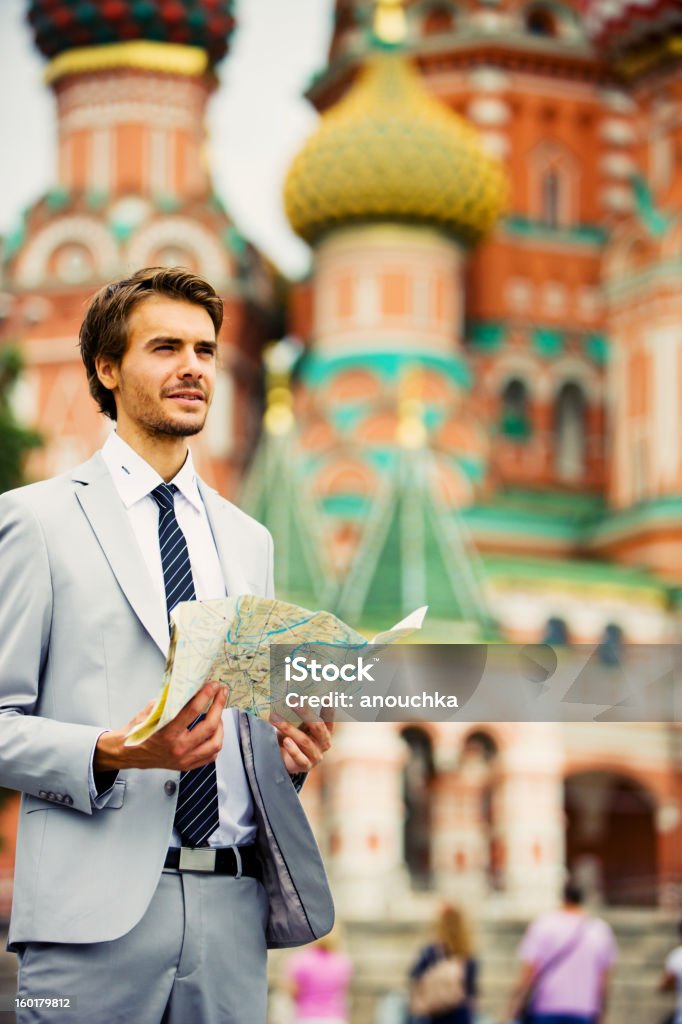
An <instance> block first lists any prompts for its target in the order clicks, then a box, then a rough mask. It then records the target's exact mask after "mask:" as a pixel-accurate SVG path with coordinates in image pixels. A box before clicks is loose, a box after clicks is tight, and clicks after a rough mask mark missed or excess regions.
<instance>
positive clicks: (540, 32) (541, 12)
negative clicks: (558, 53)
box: [526, 7, 559, 39]
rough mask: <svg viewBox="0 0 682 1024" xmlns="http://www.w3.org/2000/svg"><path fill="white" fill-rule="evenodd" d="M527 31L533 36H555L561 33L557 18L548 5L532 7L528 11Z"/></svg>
mask: <svg viewBox="0 0 682 1024" xmlns="http://www.w3.org/2000/svg"><path fill="white" fill-rule="evenodd" d="M526 31H527V32H530V34H531V35H533V36H544V37H545V38H550V39H552V38H555V37H556V36H557V35H558V34H559V33H558V25H557V19H556V17H555V16H554V14H553V13H552V12H551V11H550V10H548V9H547V8H546V7H531V8H530V9H529V10H528V11H526Z"/></svg>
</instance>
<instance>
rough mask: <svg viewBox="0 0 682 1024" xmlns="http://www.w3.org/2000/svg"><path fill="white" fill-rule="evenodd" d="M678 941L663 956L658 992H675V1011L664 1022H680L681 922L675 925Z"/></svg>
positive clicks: (677, 1023)
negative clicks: (663, 962)
mask: <svg viewBox="0 0 682 1024" xmlns="http://www.w3.org/2000/svg"><path fill="white" fill-rule="evenodd" d="M677 936H678V940H679V941H678V943H677V945H676V946H675V948H674V949H673V950H671V951H670V953H668V955H667V957H666V958H665V965H664V968H663V974H662V976H661V980H660V982H659V985H658V990H659V992H675V995H676V1005H675V1011H674V1012H673V1013H672V1014H670V1017H668V1018H666V1024H682V922H679V923H678V925H677Z"/></svg>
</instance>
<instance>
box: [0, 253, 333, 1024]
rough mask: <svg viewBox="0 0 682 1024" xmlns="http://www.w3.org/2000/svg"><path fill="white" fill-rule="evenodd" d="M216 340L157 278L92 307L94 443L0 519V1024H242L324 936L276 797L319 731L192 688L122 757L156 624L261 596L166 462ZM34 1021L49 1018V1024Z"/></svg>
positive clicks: (206, 499) (315, 858)
mask: <svg viewBox="0 0 682 1024" xmlns="http://www.w3.org/2000/svg"><path fill="white" fill-rule="evenodd" d="M221 323H222V303H221V301H220V299H219V297H218V296H217V295H216V293H215V291H214V290H213V288H212V287H211V286H210V285H209V284H208V283H207V282H205V281H203V280H201V279H200V278H197V277H195V276H194V275H192V274H190V273H189V272H187V271H185V270H183V269H180V268H174V269H159V268H153V269H147V270H141V271H139V272H138V273H136V274H134V275H133V276H132V277H131V278H130V279H128V280H125V281H119V282H117V283H116V284H112V285H109V286H107V287H106V288H103V289H102V290H101V291H100V292H99V293H98V294H97V295H96V296H95V297H94V299H93V300H92V302H91V303H90V306H89V308H88V310H87V312H86V315H85V319H84V321H83V325H82V327H81V332H80V344H81V353H82V357H83V361H84V363H85V367H86V371H87V375H88V381H89V386H90V391H91V393H92V395H93V397H94V398H95V399H96V400H97V402H98V403H99V406H100V409H101V410H102V411H103V412H104V413H105V414H106V415H108V416H110V417H111V418H112V419H114V420H115V421H116V432H115V433H113V434H112V435H111V436H110V438H109V439H108V440H107V442H106V444H105V445H104V447H103V448H102V450H101V451H100V452H98V453H97V454H96V455H95V456H94V457H93V458H92V459H90V460H89V461H88V462H86V463H85V464H84V465H82V466H79V467H78V468H77V469H76V470H74V471H73V472H72V473H67V474H64V475H63V476H60V477H56V478H55V479H53V480H48V481H46V482H43V483H39V484H34V485H31V486H29V487H24V488H20V489H19V490H16V491H13V492H10V493H8V494H5V495H2V496H1V497H0V636H1V637H2V644H0V785H3V786H8V787H11V788H13V789H18V790H20V791H21V792H22V793H23V794H24V795H23V799H22V804H21V811H20V816H19V832H18V838H17V865H16V872H15V885H14V905H13V910H12V920H11V925H10V934H9V948H10V949H13V950H16V951H17V952H18V954H19V962H20V970H19V992H18V996H19V999H20V1002H21V1001H23V1002H24V1003H25V1004H27V1005H26V1006H25V1007H23V1008H20V1009H19V1011H18V1017H17V1020H18V1021H19V1022H20V1024H25V1022H28V1021H31V1022H37V1021H39V1022H42V1021H48V1020H49V1021H53V1020H54V1019H55V1016H59V1017H60V1019H61V1016H64V1019H68V1020H69V1021H78V1022H83V1024H115V1022H121V1024H130V1022H132V1021H134V1022H135V1024H159V1022H161V1021H163V1024H188V1022H190V1021H191V1022H192V1024H204V1022H205V1024H217V1022H221V1024H264V1021H265V1003H266V979H265V966H266V965H265V960H266V956H265V950H266V946H267V945H269V946H287V945H297V944H300V943H303V942H307V941H310V940H311V939H314V938H316V937H317V936H319V935H322V934H324V933H325V932H327V931H328V930H329V929H330V928H331V925H332V922H333V908H332V904H331V898H330V894H329V890H328V887H327V883H326V878H325V874H324V869H323V867H322V864H321V861H320V858H319V853H318V851H317V847H316V845H315V841H314V839H313V837H312V834H311V831H310V828H309V826H308V824H307V821H306V818H305V815H304V814H303V811H302V809H301V806H300V803H299V801H298V796H297V792H296V789H297V787H300V783H301V781H302V775H301V773H305V772H307V771H308V770H309V769H310V768H311V767H313V766H314V765H315V764H317V763H318V762H319V761H320V759H321V758H322V755H323V753H324V751H325V750H326V749H327V748H328V747H329V744H330V738H329V731H330V730H329V728H328V727H327V726H326V725H325V724H324V723H321V722H319V723H308V724H307V725H306V726H305V728H301V729H298V728H295V727H292V726H291V725H289V724H287V723H284V722H283V723H282V724H281V725H279V726H278V727H277V729H276V730H275V729H273V727H272V726H271V725H270V724H269V723H266V722H263V721H261V720H259V719H256V718H254V717H253V716H250V715H247V714H246V713H244V712H237V711H236V710H235V709H228V710H224V706H225V690H224V689H223V688H221V687H219V686H218V685H217V684H215V683H208V684H206V685H205V686H204V687H203V688H202V690H201V691H200V692H199V693H198V694H197V695H196V697H195V698H194V699H193V700H191V701H190V702H189V703H188V704H187V706H186V707H185V708H184V709H183V710H182V711H181V712H180V713H179V714H178V715H177V717H176V719H175V720H174V721H172V722H170V723H169V724H168V725H167V726H165V728H163V729H161V730H160V731H159V732H158V733H156V734H155V735H154V736H152V737H150V738H149V739H148V740H146V741H145V742H144V743H142V744H141V745H140V746H137V747H126V746H125V745H124V739H125V736H126V734H127V732H128V730H129V729H130V727H131V725H132V724H133V723H134V722H138V721H141V720H142V717H143V716H144V715H145V714H146V712H147V711H148V710H149V708H150V707H151V703H150V702H151V701H152V700H153V698H154V697H155V695H156V693H157V691H158V688H159V685H160V681H161V677H162V673H163V667H164V662H165V657H166V653H167V648H168V640H169V629H168V616H169V614H170V611H171V610H172V608H173V607H175V605H176V604H177V603H178V602H179V601H180V600H192V599H194V598H197V599H209V598H216V597H221V596H224V595H225V594H226V593H227V594H230V595H236V594H240V593H253V594H257V595H264V596H268V597H272V596H273V580H272V541H271V538H270V536H269V534H268V533H267V531H266V530H265V529H264V528H263V527H262V526H260V525H259V524H257V523H256V522H254V521H253V520H252V519H250V518H249V517H248V516H246V515H244V514H243V513H242V512H240V511H239V510H238V509H236V508H235V507H234V506H233V505H231V504H230V503H229V502H227V501H224V500H223V499H222V498H220V497H219V496H218V495H217V494H216V493H215V492H214V491H212V490H211V489H210V488H208V487H207V486H206V485H205V484H203V483H202V481H201V480H199V479H198V478H197V477H196V476H195V474H194V470H193V466H192V458H191V454H190V453H189V450H188V447H187V438H188V437H190V436H192V435H194V434H197V433H198V432H199V431H200V430H201V429H202V427H203V425H204V421H205V418H206V413H207V410H208V407H209V405H210V402H211V396H212V393H213V386H214V381H215V373H216V349H217V346H216V337H217V334H218V331H219V330H220V327H221ZM143 705H146V707H143ZM208 705H210V707H208ZM207 707H208V710H207ZM140 709H142V710H140ZM203 712H206V713H205V714H203ZM43 999H48V1000H53V999H66V1000H70V1011H69V1013H68V1015H67V1014H66V1013H65V1011H63V1010H55V1009H54V1007H53V1005H52V1004H51V1003H50V1005H47V1006H41V1005H40V1003H41V1000H43ZM74 1001H75V1008H74Z"/></svg>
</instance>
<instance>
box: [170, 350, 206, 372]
mask: <svg viewBox="0 0 682 1024" xmlns="http://www.w3.org/2000/svg"><path fill="white" fill-rule="evenodd" d="M177 373H178V377H183V378H185V377H203V375H204V367H203V365H202V362H201V360H200V359H199V356H198V355H197V353H196V352H195V351H194V349H191V350H187V351H183V353H182V359H181V361H180V363H179V365H178V370H177Z"/></svg>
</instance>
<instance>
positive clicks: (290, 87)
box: [0, 0, 333, 275]
mask: <svg viewBox="0 0 682 1024" xmlns="http://www.w3.org/2000/svg"><path fill="white" fill-rule="evenodd" d="M27 6H28V3H27V0H1V2H0V138H1V139H2V161H1V162H0V233H3V234H4V233H5V232H7V231H9V230H10V229H11V228H12V227H13V226H14V224H15V223H16V221H17V219H18V215H19V213H20V211H21V210H22V209H23V208H24V207H25V206H27V205H28V204H29V203H30V202H31V201H32V200H33V199H35V198H36V196H38V195H40V193H41V192H43V191H45V189H47V188H49V186H50V185H51V184H52V183H53V168H54V166H55V158H54V153H55V138H54V111H53V102H52V97H51V94H50V91H49V90H48V89H47V88H46V87H45V86H44V85H43V84H42V70H43V66H44V62H43V60H42V58H41V57H40V55H39V54H38V53H37V51H36V50H35V49H34V47H33V44H32V39H31V33H30V30H29V28H28V26H27V25H26V24H25V22H24V12H25V10H26V8H27ZM236 8H237V19H238V29H237V32H236V33H235V35H234V36H233V40H232V47H231V50H230V53H229V55H228V57H227V58H226V59H225V60H224V61H223V62H222V64H221V65H220V68H219V73H220V79H221V85H220V89H219V90H218V92H217V93H216V94H215V95H214V97H213V99H212V100H211V105H210V108H209V116H208V125H209V132H210V137H211V160H212V164H213V169H214V178H215V184H216V190H217V191H218V193H219V194H220V195H221V196H222V198H223V200H224V201H225V203H226V204H227V207H228V209H229V210H230V212H231V213H232V215H233V216H234V218H235V220H236V222H237V224H238V225H239V227H240V229H241V230H242V231H243V232H244V234H246V235H247V237H249V238H250V239H251V240H252V241H253V242H255V243H256V245H258V246H259V247H260V248H262V249H263V250H264V251H265V252H266V253H267V254H268V255H269V256H270V257H271V258H272V259H274V260H275V262H276V263H278V264H279V266H281V267H282V269H283V270H285V271H287V272H288V273H289V274H292V275H298V274H301V273H303V272H304V270H305V268H306V265H307V260H308V250H307V249H306V247H305V246H304V245H303V244H302V243H301V242H299V241H298V240H297V239H296V238H295V237H294V235H293V234H292V233H291V231H290V230H289V228H288V226H287V224H286V221H285V218H284V214H283V212H282V204H281V188H282V181H283V178H284V174H285V171H286V168H287V166H288V164H289V162H290V160H291V158H292V157H293V155H294V154H295V152H296V151H297V149H298V148H299V147H300V146H301V144H302V142H303V140H304V139H305V137H306V136H307V135H308V134H309V132H310V131H312V129H313V127H314V124H315V118H316V115H315V113H314V111H313V110H312V108H311V107H310V106H309V105H308V103H307V102H306V101H305V100H304V99H302V96H301V94H302V92H303V90H304V88H305V86H306V84H307V82H308V81H309V80H310V77H311V76H312V74H313V73H314V72H315V71H316V70H318V69H319V68H320V67H321V66H323V64H324V62H325V55H326V48H327V43H328V39H329V33H330V28H331V17H332V10H333V0H237V4H236Z"/></svg>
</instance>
